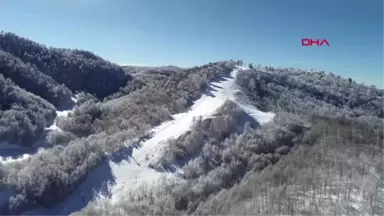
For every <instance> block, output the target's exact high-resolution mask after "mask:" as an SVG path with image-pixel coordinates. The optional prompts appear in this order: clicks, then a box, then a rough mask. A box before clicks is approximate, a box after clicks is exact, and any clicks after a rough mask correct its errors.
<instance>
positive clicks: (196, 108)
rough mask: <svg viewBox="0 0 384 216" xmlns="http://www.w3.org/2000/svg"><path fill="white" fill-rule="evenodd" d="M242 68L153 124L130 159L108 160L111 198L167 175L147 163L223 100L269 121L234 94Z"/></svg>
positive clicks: (257, 118) (215, 108)
mask: <svg viewBox="0 0 384 216" xmlns="http://www.w3.org/2000/svg"><path fill="white" fill-rule="evenodd" d="M240 69H241V68H238V69H235V70H234V71H233V72H232V73H231V77H225V78H223V79H220V81H215V82H212V83H211V84H210V87H211V88H212V89H211V90H210V92H209V93H207V94H204V95H203V96H202V97H201V98H200V99H198V100H197V101H196V102H195V103H194V105H193V106H192V107H191V108H190V110H189V111H187V112H185V113H180V114H176V115H174V116H173V118H174V119H173V120H172V121H169V122H165V123H163V124H162V125H160V126H158V127H156V128H155V129H154V130H153V132H154V135H153V137H152V138H151V139H149V140H147V141H145V142H144V143H142V147H141V148H139V149H133V152H132V156H131V157H132V161H131V162H128V161H124V162H122V163H119V164H117V163H114V162H110V166H111V168H112V172H113V174H114V176H115V178H116V179H115V184H114V185H113V186H112V188H111V190H112V197H111V198H112V201H114V200H118V199H119V195H120V194H124V193H121V192H122V191H124V189H125V188H126V187H132V185H135V184H136V183H138V182H143V181H145V182H148V181H154V180H157V179H158V178H159V177H161V176H164V175H169V173H159V172H156V171H155V170H153V169H150V168H149V167H148V165H149V164H150V163H151V162H155V161H157V160H158V159H159V158H160V157H161V156H162V155H163V153H164V151H165V149H166V147H167V145H165V144H166V141H167V140H168V139H170V138H177V137H179V136H181V135H182V134H184V133H186V132H187V131H188V130H190V127H191V125H192V123H193V119H194V118H196V117H198V116H202V117H203V118H206V117H209V116H211V115H213V114H214V113H215V112H216V110H217V109H218V108H220V107H221V106H222V105H223V104H224V102H225V101H226V100H232V101H234V102H236V103H237V104H238V105H239V106H240V107H241V108H242V109H243V110H244V111H246V112H247V113H248V114H249V115H250V116H252V117H253V118H255V119H256V120H257V121H258V122H259V123H260V124H264V123H266V122H268V121H271V120H272V119H273V117H274V114H273V113H265V112H261V111H259V110H257V109H256V108H255V107H254V106H252V105H250V104H249V103H247V102H246V101H245V100H239V99H238V98H236V97H235V93H236V92H237V91H239V90H240V88H239V86H238V85H237V84H236V82H235V79H234V78H235V77H236V74H237V72H238V71H239V70H240Z"/></svg>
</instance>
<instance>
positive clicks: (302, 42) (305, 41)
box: [301, 38, 329, 46]
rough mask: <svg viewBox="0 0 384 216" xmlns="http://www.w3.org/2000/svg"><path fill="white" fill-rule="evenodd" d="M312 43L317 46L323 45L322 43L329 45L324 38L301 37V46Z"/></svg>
mask: <svg viewBox="0 0 384 216" xmlns="http://www.w3.org/2000/svg"><path fill="white" fill-rule="evenodd" d="M313 44H316V45H317V46H323V44H326V45H327V46H329V43H328V41H327V40H326V39H323V40H320V39H316V40H313V39H310V38H303V39H301V45H302V46H312V45H313Z"/></svg>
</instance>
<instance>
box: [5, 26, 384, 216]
mask: <svg viewBox="0 0 384 216" xmlns="http://www.w3.org/2000/svg"><path fill="white" fill-rule="evenodd" d="M0 45H1V47H2V50H1V51H0V90H1V92H3V93H2V94H0V99H1V104H0V105H1V106H0V108H1V110H0V142H1V146H0V147H1V149H0V153H1V155H0V156H1V157H0V159H1V160H0V213H1V214H2V215H9V214H12V215H14V214H33V215H70V214H74V215H94V214H101V215H111V214H113V215H115V214H116V215H185V214H195V215H200V214H201V215H225V214H227V215H233V214H253V213H254V212H258V213H259V214H260V215H270V214H273V215H280V214H303V213H305V214H312V215H322V214H323V215H324V214H329V215H330V214H340V215H346V214H347V215H349V214H361V215H364V214H366V215H381V214H383V213H384V211H383V204H382V202H381V200H382V199H383V198H384V190H383V179H384V178H383V171H382V162H383V161H382V158H383V157H382V149H383V144H382V143H383V137H384V136H383V134H382V131H383V105H382V104H383V90H381V89H377V88H375V87H373V86H365V85H361V84H358V83H356V82H354V81H353V80H352V79H344V78H341V77H337V76H335V75H333V74H326V73H324V72H307V71H302V70H300V69H276V68H272V67H261V66H257V67H256V68H253V67H252V65H249V67H247V66H245V65H244V64H243V62H242V61H233V60H230V61H221V62H215V63H209V64H206V65H202V66H196V67H193V68H179V67H176V66H166V67H133V66H129V67H120V66H118V65H115V64H112V63H110V62H107V61H105V60H103V59H102V58H101V57H99V56H97V55H95V54H93V53H90V52H88V51H82V50H69V49H55V48H46V47H45V46H43V45H40V44H38V43H35V42H33V41H30V40H28V39H26V38H22V37H19V36H17V35H14V34H12V33H4V34H2V35H1V36H0ZM20 53H23V55H21V54H20ZM48 60H50V61H48ZM9 143H12V145H11V144H9Z"/></svg>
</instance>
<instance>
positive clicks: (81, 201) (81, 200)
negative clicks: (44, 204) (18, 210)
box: [24, 160, 115, 215]
mask: <svg viewBox="0 0 384 216" xmlns="http://www.w3.org/2000/svg"><path fill="white" fill-rule="evenodd" d="M114 183H115V177H114V176H113V173H112V169H111V167H110V166H109V163H108V160H105V161H103V162H102V163H101V164H100V165H98V166H97V167H96V168H95V169H94V170H93V171H91V172H90V173H89V174H88V175H87V177H86V179H85V181H84V182H83V183H82V184H81V185H80V186H79V187H78V188H76V189H75V191H73V192H72V193H71V194H70V195H69V196H68V197H67V198H66V199H65V200H64V201H62V202H60V203H58V204H56V205H55V206H54V207H52V208H49V209H38V210H34V211H33V212H24V214H27V215H28V214H29V215H70V214H71V213H73V212H76V211H79V210H81V209H82V208H84V207H85V206H86V205H87V204H88V203H89V202H91V201H94V200H96V199H97V198H98V196H99V195H101V196H103V197H109V198H110V197H111V195H112V194H111V191H110V190H109V185H111V184H114Z"/></svg>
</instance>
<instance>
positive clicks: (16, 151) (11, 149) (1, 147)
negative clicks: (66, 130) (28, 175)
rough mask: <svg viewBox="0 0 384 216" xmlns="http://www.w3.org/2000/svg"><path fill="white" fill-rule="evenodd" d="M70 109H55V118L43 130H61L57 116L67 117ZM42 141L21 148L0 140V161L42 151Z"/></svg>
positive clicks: (74, 98)
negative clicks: (26, 147)
mask: <svg viewBox="0 0 384 216" xmlns="http://www.w3.org/2000/svg"><path fill="white" fill-rule="evenodd" d="M72 101H73V102H74V103H76V102H77V95H76V96H75V97H72ZM72 111H73V110H72V109H70V110H63V111H56V119H55V120H54V121H53V123H52V125H50V126H49V127H46V128H45V130H47V131H49V130H56V131H61V129H60V128H59V127H58V126H57V124H56V123H57V118H58V117H67V116H68V114H69V113H71V112H72ZM43 143H44V140H39V141H37V142H35V143H34V144H33V145H32V146H33V147H32V148H30V149H24V148H21V147H20V146H19V145H16V144H11V143H8V142H4V141H0V163H3V164H4V163H10V162H15V161H22V160H26V159H28V158H30V157H31V156H32V155H34V154H38V153H41V152H43V151H44V148H42V147H41V145H42V144H43ZM39 146H40V147H39ZM33 148H35V149H33ZM3 153H4V154H3ZM2 155H7V156H2Z"/></svg>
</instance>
